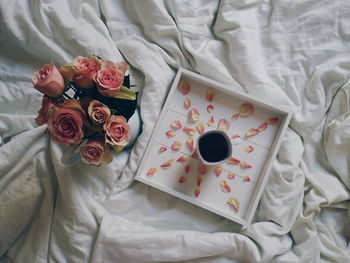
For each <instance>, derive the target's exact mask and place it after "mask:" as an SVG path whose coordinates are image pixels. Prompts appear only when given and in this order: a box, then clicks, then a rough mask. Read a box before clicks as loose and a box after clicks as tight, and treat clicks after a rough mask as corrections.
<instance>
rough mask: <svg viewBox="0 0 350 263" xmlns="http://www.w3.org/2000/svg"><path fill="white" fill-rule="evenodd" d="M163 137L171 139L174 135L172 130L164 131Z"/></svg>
mask: <svg viewBox="0 0 350 263" xmlns="http://www.w3.org/2000/svg"><path fill="white" fill-rule="evenodd" d="M165 135H166V136H167V137H168V138H169V139H170V138H172V137H175V133H174V132H173V131H172V130H169V131H166V132H165Z"/></svg>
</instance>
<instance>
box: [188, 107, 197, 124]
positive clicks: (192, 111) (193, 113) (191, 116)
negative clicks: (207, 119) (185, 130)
mask: <svg viewBox="0 0 350 263" xmlns="http://www.w3.org/2000/svg"><path fill="white" fill-rule="evenodd" d="M188 118H189V119H190V121H192V122H197V121H199V118H200V113H199V111H198V110H197V109H196V108H192V109H190V111H189V112H188Z"/></svg>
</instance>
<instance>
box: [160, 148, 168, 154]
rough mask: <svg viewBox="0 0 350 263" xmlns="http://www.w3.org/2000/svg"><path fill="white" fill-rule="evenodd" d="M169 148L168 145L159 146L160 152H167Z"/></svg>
mask: <svg viewBox="0 0 350 263" xmlns="http://www.w3.org/2000/svg"><path fill="white" fill-rule="evenodd" d="M167 149H168V148H166V147H160V148H159V152H160V153H162V152H165V151H166V150H167Z"/></svg>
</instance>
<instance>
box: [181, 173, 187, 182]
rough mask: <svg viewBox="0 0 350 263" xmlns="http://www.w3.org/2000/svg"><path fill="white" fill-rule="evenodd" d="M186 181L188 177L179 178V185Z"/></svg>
mask: <svg viewBox="0 0 350 263" xmlns="http://www.w3.org/2000/svg"><path fill="white" fill-rule="evenodd" d="M186 180H187V176H185V175H181V176H180V178H179V183H185V182H186Z"/></svg>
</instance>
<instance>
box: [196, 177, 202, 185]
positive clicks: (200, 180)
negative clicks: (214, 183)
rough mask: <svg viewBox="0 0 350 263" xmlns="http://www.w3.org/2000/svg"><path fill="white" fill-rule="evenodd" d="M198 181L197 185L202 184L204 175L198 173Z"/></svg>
mask: <svg viewBox="0 0 350 263" xmlns="http://www.w3.org/2000/svg"><path fill="white" fill-rule="evenodd" d="M196 183H197V186H200V185H201V183H202V176H201V175H198V176H197V178H196Z"/></svg>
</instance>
